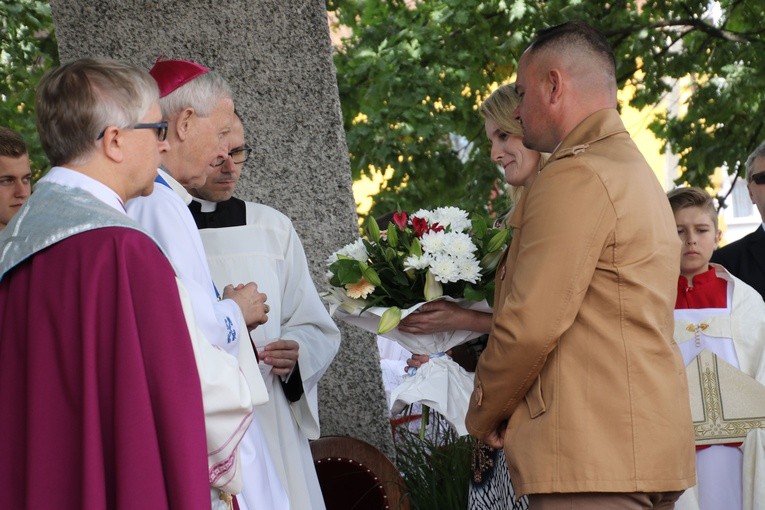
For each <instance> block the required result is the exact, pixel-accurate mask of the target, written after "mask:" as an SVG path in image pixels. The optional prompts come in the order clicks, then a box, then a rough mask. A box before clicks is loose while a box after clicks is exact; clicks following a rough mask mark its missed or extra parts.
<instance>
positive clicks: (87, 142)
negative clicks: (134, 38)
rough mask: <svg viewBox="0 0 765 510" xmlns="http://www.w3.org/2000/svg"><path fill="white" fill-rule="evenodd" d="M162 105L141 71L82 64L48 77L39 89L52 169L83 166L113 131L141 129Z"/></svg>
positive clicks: (103, 61)
mask: <svg viewBox="0 0 765 510" xmlns="http://www.w3.org/2000/svg"><path fill="white" fill-rule="evenodd" d="M158 99H159V89H158V88H157V83H156V82H155V81H154V78H152V77H151V75H150V74H149V73H148V72H146V71H145V70H144V69H141V68H140V67H138V66H135V65H133V64H129V63H126V62H120V61H117V60H112V59H108V58H83V59H80V60H75V61H73V62H69V63H67V64H64V65H61V66H59V67H57V68H55V69H52V70H51V71H49V72H48V73H47V74H46V75H45V76H43V78H42V80H41V81H40V84H39V86H38V87H37V96H36V102H35V105H36V112H37V132H38V133H39V135H40V142H41V144H42V147H43V150H45V153H46V154H47V155H48V159H49V160H50V162H51V164H52V165H54V166H56V165H63V164H67V163H69V164H82V163H83V162H85V161H86V160H87V158H88V157H89V156H90V154H91V152H92V151H93V149H94V148H95V144H96V139H97V138H98V136H99V134H100V133H101V132H102V131H103V130H104V129H106V128H107V127H108V126H116V127H119V128H126V127H130V126H132V125H133V124H137V123H138V122H140V120H141V119H142V118H143V117H144V116H145V115H146V113H147V112H148V111H149V108H151V105H152V104H154V103H155V102H156V101H157V100H158Z"/></svg>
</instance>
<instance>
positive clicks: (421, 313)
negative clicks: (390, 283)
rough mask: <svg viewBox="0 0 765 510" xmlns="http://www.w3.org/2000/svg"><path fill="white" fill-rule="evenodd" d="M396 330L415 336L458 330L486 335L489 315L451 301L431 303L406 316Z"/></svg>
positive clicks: (489, 319) (489, 325) (489, 326)
mask: <svg viewBox="0 0 765 510" xmlns="http://www.w3.org/2000/svg"><path fill="white" fill-rule="evenodd" d="M398 329H399V330H400V331H403V332H404V333H412V334H415V335H426V334H429V333H440V332H443V331H454V330H459V329H462V330H468V331H477V332H479V333H488V332H489V330H490V329H491V314H490V313H486V312H478V311H475V310H468V309H467V308H462V307H461V306H460V305H458V304H457V303H454V302H452V301H446V300H439V301H431V302H430V303H425V304H424V305H422V306H421V307H420V308H418V309H417V311H416V312H415V313H412V314H409V315H408V316H406V318H404V319H403V320H402V321H401V322H400V323H399V325H398Z"/></svg>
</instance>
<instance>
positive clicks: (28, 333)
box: [0, 227, 210, 510]
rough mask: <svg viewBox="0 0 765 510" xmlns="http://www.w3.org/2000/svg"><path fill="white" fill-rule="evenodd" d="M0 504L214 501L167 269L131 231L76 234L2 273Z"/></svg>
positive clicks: (61, 509)
mask: <svg viewBox="0 0 765 510" xmlns="http://www.w3.org/2000/svg"><path fill="white" fill-rule="evenodd" d="M0 508H1V509H14V510H17V509H22V508H29V509H38V508H40V509H48V508H51V509H56V510H82V509H88V510H91V509H118V510H123V509H136V510H137V509H140V510H162V509H179V510H197V509H206V510H209V509H210V489H209V483H208V476H207V449H206V442H205V430H204V415H203V410H202V395H201V390H200V383H199V376H198V373H197V366H196V363H195V360H194V354H193V351H192V345H191V341H190V338H189V334H188V329H187V326H186V322H185V319H184V315H183V310H182V308H181V303H180V299H179V297H178V290H177V285H176V281H175V276H174V272H173V269H172V268H171V266H170V264H169V263H168V261H167V259H166V258H165V256H164V255H162V253H161V252H160V250H159V248H158V247H157V245H156V244H155V243H154V242H153V241H152V240H151V239H150V238H149V237H148V236H146V235H145V234H143V233H141V232H139V231H138V230H133V229H129V228H121V227H107V228H99V229H96V230H90V231H87V232H84V233H80V234H76V235H74V236H72V237H68V238H66V239H64V240H63V241H60V242H58V243H56V244H54V245H52V246H50V247H48V248H45V249H43V250H41V251H39V252H37V253H36V254H34V255H33V256H32V257H31V258H29V259H27V260H25V261H24V262H22V263H20V264H19V265H17V266H16V267H15V268H13V269H12V270H10V271H9V272H8V273H7V274H6V275H5V276H4V277H3V279H2V280H0Z"/></svg>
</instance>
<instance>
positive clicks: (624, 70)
mask: <svg viewBox="0 0 765 510" xmlns="http://www.w3.org/2000/svg"><path fill="white" fill-rule="evenodd" d="M638 3H639V4H640V5H641V7H640V9H638V6H637V5H638ZM327 7H328V9H329V10H331V11H334V12H335V14H336V16H337V19H338V21H339V24H342V25H345V26H347V27H349V28H350V29H351V35H350V36H349V37H348V38H347V39H345V40H344V44H343V46H342V48H340V49H339V51H338V52H337V54H336V56H335V64H336V67H337V76H338V86H339V90H340V98H341V103H342V106H343V118H344V123H345V129H346V133H347V141H348V149H349V152H350V158H351V166H352V169H353V174H354V177H355V178H357V177H359V176H360V175H362V174H369V172H370V170H369V167H370V165H374V166H375V167H377V168H380V169H385V168H386V167H388V166H390V167H391V168H393V169H394V170H395V173H394V175H393V177H392V179H390V181H389V182H388V183H387V186H386V187H385V188H383V189H382V190H381V192H380V194H379V195H378V196H377V197H376V198H375V204H374V206H373V208H372V211H371V214H373V215H380V214H382V213H385V212H387V211H390V210H395V209H397V208H402V209H416V208H419V207H425V208H432V207H436V206H440V205H446V204H449V205H455V206H458V207H461V208H463V209H465V210H468V211H470V212H479V211H480V212H483V213H486V212H497V211H500V210H502V209H504V207H505V206H506V204H503V203H502V201H503V197H502V195H501V194H499V196H498V195H497V193H498V191H500V190H501V189H502V184H501V183H500V180H501V177H500V175H499V174H498V173H497V171H496V167H495V166H494V165H493V164H492V163H491V162H490V161H489V151H488V145H487V142H486V140H485V135H484V133H483V121H482V119H481V118H480V115H479V114H478V113H477V110H476V104H477V101H478V100H480V99H481V98H483V97H485V96H486V94H487V92H488V90H489V87H490V85H491V84H492V83H495V82H497V83H501V82H504V81H507V80H509V79H511V78H512V76H513V74H514V72H515V66H516V62H517V60H518V57H519V56H520V54H521V52H522V51H523V50H524V49H525V47H526V46H527V44H528V42H529V41H530V39H531V37H533V35H534V33H536V31H537V30H538V29H540V28H543V27H545V26H551V25H555V24H558V23H561V22H564V21H566V20H571V19H585V20H588V21H590V22H591V23H593V24H594V25H595V26H598V27H599V28H600V29H601V30H603V32H604V33H605V34H606V35H607V36H608V38H609V40H610V42H611V44H612V46H613V48H614V53H615V55H616V58H617V79H618V82H619V85H620V86H624V85H627V84H630V85H633V86H634V87H635V89H636V93H635V96H634V97H633V99H632V100H631V104H632V105H633V106H635V107H637V108H642V107H651V106H653V105H657V104H659V103H661V102H662V101H663V102H664V104H665V105H666V106H667V107H668V108H669V109H670V111H675V110H676V108H677V106H678V105H677V102H678V99H677V97H675V96H674V95H673V94H674V92H673V88H672V86H673V83H674V81H675V80H677V79H680V80H681V84H686V85H687V86H690V91H689V92H690V94H691V96H690V98H689V99H688V102H687V113H686V112H685V109H686V108H685V107H684V108H682V110H683V111H682V112H681V115H679V116H677V115H669V116H668V115H664V116H661V117H660V118H659V119H658V120H657V121H656V122H654V123H653V124H652V125H651V129H652V130H653V131H654V133H655V134H656V135H657V137H658V138H659V139H660V140H663V141H664V142H665V149H671V150H672V151H673V152H674V153H676V154H678V155H679V158H680V160H679V165H680V170H681V172H682V175H681V177H680V178H679V179H678V181H679V182H683V181H687V182H689V183H691V184H694V185H700V186H705V185H707V184H708V183H709V179H710V177H711V174H712V173H713V172H714V170H715V169H716V168H719V167H723V168H727V169H729V170H730V171H731V172H738V173H739V174H742V173H743V161H744V160H745V159H746V157H747V155H748V154H749V153H750V152H751V151H752V150H753V149H754V148H755V147H756V145H757V144H758V143H759V142H760V141H761V140H763V139H765V116H763V115H762V111H763V103H765V37H764V35H765V30H763V29H762V27H761V24H762V20H763V19H765V3H763V2H761V1H760V0H720V1H717V2H709V1H708V0H686V1H667V0H646V1H644V2H637V1H636V0H615V1H612V2H585V1H571V0H544V1H543V0H428V1H417V2H406V1H403V0H328V1H327ZM468 91H469V93H468ZM476 93H478V95H479V96H480V97H477V96H476ZM438 105H442V106H446V107H440V106H438ZM662 109H663V107H662V108H659V109H658V110H659V111H662ZM359 114H363V116H365V117H363V116H359ZM362 119H365V120H362ZM455 140H457V141H456V142H455Z"/></svg>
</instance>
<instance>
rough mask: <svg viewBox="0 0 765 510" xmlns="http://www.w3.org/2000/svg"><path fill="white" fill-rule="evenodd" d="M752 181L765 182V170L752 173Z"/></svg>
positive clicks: (756, 182)
mask: <svg viewBox="0 0 765 510" xmlns="http://www.w3.org/2000/svg"><path fill="white" fill-rule="evenodd" d="M752 182H753V183H755V184H760V185H762V184H765V172H757V173H756V174H753V175H752Z"/></svg>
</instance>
